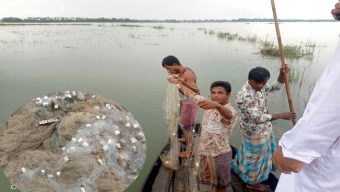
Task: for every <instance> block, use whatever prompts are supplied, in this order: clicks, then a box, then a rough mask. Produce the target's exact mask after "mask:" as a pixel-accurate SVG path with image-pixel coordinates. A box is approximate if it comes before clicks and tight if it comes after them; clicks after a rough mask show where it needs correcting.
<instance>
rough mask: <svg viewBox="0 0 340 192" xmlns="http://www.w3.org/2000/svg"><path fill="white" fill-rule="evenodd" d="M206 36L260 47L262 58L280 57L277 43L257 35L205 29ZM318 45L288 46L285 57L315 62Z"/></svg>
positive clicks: (285, 49) (301, 43)
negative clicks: (242, 34) (214, 36)
mask: <svg viewBox="0 0 340 192" xmlns="http://www.w3.org/2000/svg"><path fill="white" fill-rule="evenodd" d="M198 30H203V29H202V28H199V29H198ZM204 33H205V34H209V35H214V34H216V35H217V38H219V39H222V40H223V39H225V40H228V41H234V40H237V41H242V42H247V43H251V44H256V45H259V46H258V49H259V53H260V54H261V55H262V56H272V57H279V56H280V51H279V48H278V46H277V44H276V42H273V41H268V40H267V39H265V40H263V39H260V38H258V37H257V35H251V36H241V35H239V34H237V33H230V32H217V33H215V32H214V31H208V30H207V29H204ZM316 46H317V45H316V43H314V42H311V41H307V42H300V43H299V44H292V43H290V44H287V45H285V46H284V52H285V57H286V58H289V59H299V58H305V59H308V60H313V58H314V52H315V48H316Z"/></svg>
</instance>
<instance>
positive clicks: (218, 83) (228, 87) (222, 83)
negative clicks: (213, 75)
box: [210, 81, 231, 93]
mask: <svg viewBox="0 0 340 192" xmlns="http://www.w3.org/2000/svg"><path fill="white" fill-rule="evenodd" d="M214 87H223V88H224V90H225V91H226V92H227V93H230V92H231V85H230V83H229V82H228V81H215V82H213V83H212V84H211V85H210V91H211V90H212V89H213V88H214Z"/></svg>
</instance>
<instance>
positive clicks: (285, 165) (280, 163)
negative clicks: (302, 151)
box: [273, 146, 303, 174]
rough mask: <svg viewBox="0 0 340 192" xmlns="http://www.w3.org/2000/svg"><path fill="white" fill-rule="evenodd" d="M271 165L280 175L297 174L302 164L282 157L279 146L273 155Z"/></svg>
mask: <svg viewBox="0 0 340 192" xmlns="http://www.w3.org/2000/svg"><path fill="white" fill-rule="evenodd" d="M273 163H274V165H275V166H276V168H277V169H278V170H279V171H281V172H282V173H286V174H290V173H291V172H294V173H297V172H299V171H301V169H302V168H303V162H301V161H298V160H296V159H291V158H287V157H284V156H283V153H282V147H281V146H279V147H278V148H277V149H276V151H275V152H274V155H273Z"/></svg>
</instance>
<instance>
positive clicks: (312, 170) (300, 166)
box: [273, 1, 340, 192]
mask: <svg viewBox="0 0 340 192" xmlns="http://www.w3.org/2000/svg"><path fill="white" fill-rule="evenodd" d="M332 15H333V17H334V18H336V19H337V20H340V1H339V2H338V3H337V4H336V5H335V8H334V9H333V10H332ZM339 82H340V42H338V46H337V48H336V50H335V52H334V55H333V59H332V60H330V63H329V64H328V65H327V66H326V69H325V70H324V72H323V74H322V75H321V77H320V79H319V81H318V82H317V84H316V85H315V88H314V90H313V93H312V95H311V97H310V99H309V101H308V104H307V106H306V109H305V112H304V114H303V116H302V117H301V119H300V120H299V121H298V122H297V124H296V125H295V126H294V127H293V129H292V130H290V131H288V132H286V133H285V134H284V135H283V136H282V138H281V139H280V141H279V145H280V146H279V147H278V149H277V150H276V151H275V153H274V156H273V162H274V164H275V165H276V166H277V169H278V170H279V171H281V172H282V173H283V174H281V176H280V180H279V184H278V186H277V188H276V192H286V191H289V192H299V191H308V192H323V191H327V192H337V191H340V183H339V180H340V153H339V152H340V103H339V98H340V86H339Z"/></svg>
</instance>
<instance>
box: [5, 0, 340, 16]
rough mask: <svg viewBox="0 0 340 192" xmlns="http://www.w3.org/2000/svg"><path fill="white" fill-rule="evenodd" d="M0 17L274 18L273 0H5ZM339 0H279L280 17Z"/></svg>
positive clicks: (311, 12)
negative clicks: (271, 2)
mask: <svg viewBox="0 0 340 192" xmlns="http://www.w3.org/2000/svg"><path fill="white" fill-rule="evenodd" d="M2 1H3V2H1V3H0V17H8V16H15V17H29V16H39V17H43V16H52V17H55V16H65V17H77V16H80V17H115V18H135V19H235V18H271V17H272V12H271V5H270V0H252V1H249V0H237V1H235V0H95V1H94V0H2ZM336 1H337V0H314V1H310V0H309V1H307V0H276V1H275V3H276V8H277V13H278V16H279V18H290V19H292V18H302V19H309V18H312V19H318V18H320V19H330V18H331V16H330V10H331V9H332V8H333V6H334V4H335V3H336Z"/></svg>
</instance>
